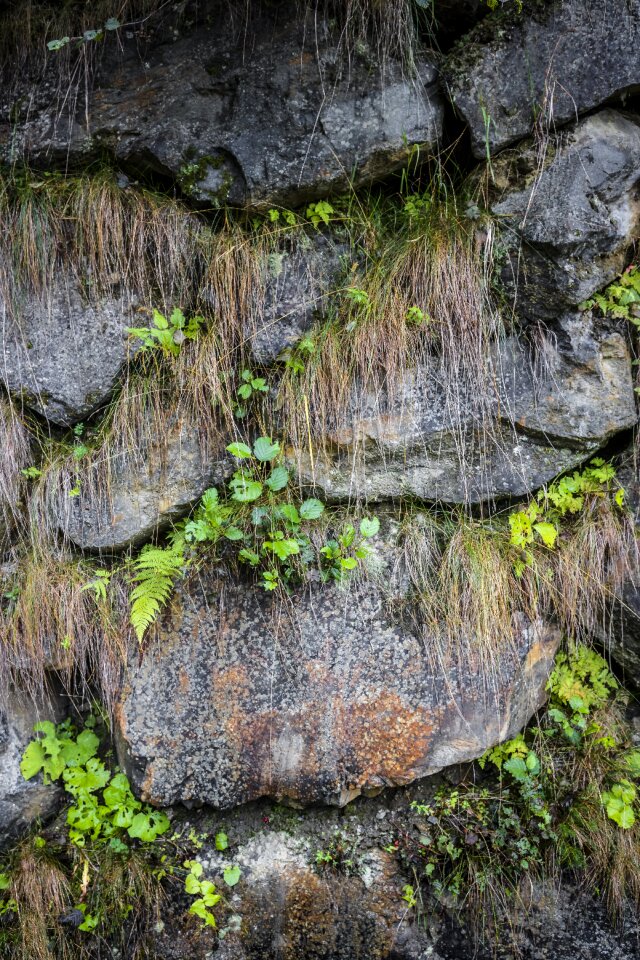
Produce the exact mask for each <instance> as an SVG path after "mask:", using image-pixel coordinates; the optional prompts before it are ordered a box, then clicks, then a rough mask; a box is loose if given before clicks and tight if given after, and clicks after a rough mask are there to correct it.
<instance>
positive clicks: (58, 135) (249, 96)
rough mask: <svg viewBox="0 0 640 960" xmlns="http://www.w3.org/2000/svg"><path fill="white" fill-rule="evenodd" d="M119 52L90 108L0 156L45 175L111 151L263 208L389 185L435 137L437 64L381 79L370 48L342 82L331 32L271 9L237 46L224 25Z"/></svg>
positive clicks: (48, 110) (390, 68) (5, 147)
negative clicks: (61, 163) (47, 168)
mask: <svg viewBox="0 0 640 960" xmlns="http://www.w3.org/2000/svg"><path fill="white" fill-rule="evenodd" d="M122 41H123V43H124V51H123V54H122V56H120V55H119V54H118V55H116V53H115V51H114V52H113V54H112V56H111V58H110V59H109V58H107V60H106V61H105V63H104V64H103V68H102V71H101V72H100V73H99V74H98V76H97V78H96V82H95V87H94V90H93V93H92V94H91V96H90V100H89V103H88V106H87V107H86V109H85V104H84V102H81V103H79V105H78V108H77V109H78V113H77V114H76V113H75V112H74V113H69V108H68V107H67V108H65V109H63V110H62V112H61V115H59V116H55V110H54V108H53V107H51V106H50V105H49V107H47V104H46V103H44V104H43V106H42V108H41V111H40V113H39V114H38V115H37V116H34V117H31V116H29V117H26V118H25V120H24V122H23V123H22V124H18V127H17V128H15V127H14V129H11V128H9V129H8V130H7V132H6V133H5V142H4V143H3V142H2V136H1V135H0V155H2V154H3V153H4V154H5V156H8V155H9V154H11V155H15V153H16V151H17V152H23V153H24V155H25V156H26V157H28V158H29V159H30V161H31V162H32V163H38V164H43V163H47V162H50V159H51V157H67V158H68V159H69V160H70V161H71V162H74V161H80V160H84V161H86V160H87V159H88V158H90V157H92V156H94V155H96V154H98V153H104V152H105V151H106V152H107V153H109V154H111V155H112V156H113V157H114V158H115V159H116V160H117V161H118V162H119V163H121V164H124V165H125V166H128V167H130V168H132V169H136V170H140V171H143V172H144V171H151V172H153V173H155V174H160V175H161V176H166V177H170V178H172V179H173V180H175V181H177V183H178V184H179V186H180V187H181V189H182V191H183V193H184V194H185V195H186V196H188V197H190V198H191V199H193V200H194V201H196V202H201V203H204V204H206V205H208V206H211V205H212V204H213V205H216V204H218V205H223V204H231V205H248V206H254V207H262V208H268V207H271V206H274V205H277V204H284V205H285V206H295V205H297V204H300V203H303V202H305V201H306V200H311V199H312V200H314V201H316V200H318V199H319V198H321V197H323V196H326V195H327V194H329V193H332V192H336V191H340V190H345V189H347V188H348V187H351V186H358V185H359V184H363V183H366V182H369V181H371V180H375V179H376V178H379V177H381V176H386V175H388V174H389V173H391V172H392V171H393V170H395V169H397V168H399V167H401V166H403V164H405V163H406V161H407V160H408V158H409V157H410V155H411V153H412V149H413V147H414V146H415V145H416V144H420V145H421V149H426V150H427V152H428V151H429V150H431V149H432V148H433V147H435V145H436V143H437V142H438V140H439V138H440V133H441V127H442V115H443V102H442V99H441V96H440V94H439V92H438V89H437V83H436V70H435V67H434V66H433V65H432V63H430V62H429V61H428V60H426V59H423V60H421V62H420V64H419V66H418V72H417V75H416V76H415V77H413V78H410V77H407V76H406V75H405V73H404V72H403V68H402V65H401V64H399V63H395V62H391V61H390V62H387V63H386V64H385V65H384V70H383V66H382V65H381V64H379V63H376V59H375V55H374V53H373V52H372V51H369V52H368V53H367V54H366V56H365V55H364V54H363V56H361V57H360V56H359V57H356V58H355V59H354V60H353V62H352V63H351V64H350V69H349V71H348V75H347V74H346V73H345V74H342V75H341V74H340V72H339V67H338V66H337V64H336V56H337V52H336V49H335V46H334V45H333V44H332V40H331V38H330V37H329V35H328V33H327V27H326V24H324V23H323V22H322V21H321V20H320V21H318V22H316V21H315V20H314V18H313V17H312V16H311V15H310V16H309V17H308V18H307V19H306V20H305V19H304V18H300V17H299V16H298V17H295V15H292V14H291V13H289V15H288V16H287V15H286V13H285V15H284V16H283V14H282V13H280V15H279V18H278V16H276V13H275V12H274V13H273V14H272V16H271V17H270V18H268V19H261V18H260V17H258V18H257V19H254V20H253V21H252V22H250V23H249V25H248V27H247V30H246V31H242V32H241V33H240V35H239V36H238V35H236V34H234V33H233V32H232V28H231V26H229V25H228V24H225V26H223V27H222V28H220V27H216V29H208V28H204V27H201V28H199V29H198V31H197V33H196V34H195V35H194V36H185V37H184V39H179V40H177V41H175V42H173V43H164V44H159V45H157V46H155V47H154V48H153V49H151V50H149V51H147V53H146V54H145V59H143V60H141V58H140V56H139V53H138V46H137V43H136V41H135V40H130V41H128V42H127V40H126V38H122ZM185 63H188V64H189V67H188V69H185ZM383 74H384V75H383ZM79 99H80V100H82V98H79ZM10 108H11V105H10V104H8V105H6V110H7V111H8V110H10ZM74 109H75V108H74ZM1 127H2V125H1V124H0V129H1Z"/></svg>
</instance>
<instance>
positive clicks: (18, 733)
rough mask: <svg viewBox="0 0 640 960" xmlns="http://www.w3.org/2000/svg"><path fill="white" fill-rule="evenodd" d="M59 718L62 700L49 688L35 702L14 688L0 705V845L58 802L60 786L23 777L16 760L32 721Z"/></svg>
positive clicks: (30, 732) (29, 734)
mask: <svg viewBox="0 0 640 960" xmlns="http://www.w3.org/2000/svg"><path fill="white" fill-rule="evenodd" d="M61 719H62V700H61V699H60V698H59V697H57V696H55V695H54V694H52V693H50V692H43V693H42V695H41V696H40V697H39V700H38V702H35V701H34V700H32V699H31V697H30V696H28V695H27V694H26V693H25V692H24V691H18V690H14V691H12V692H11V693H10V694H9V695H8V696H7V697H6V698H4V699H3V703H2V705H0V848H2V847H3V846H5V845H7V844H8V843H9V842H10V841H11V840H12V839H13V838H14V837H15V836H16V834H18V833H19V832H20V831H21V830H23V829H25V828H26V827H28V826H29V825H30V824H31V823H32V822H33V821H34V820H36V819H38V818H40V819H46V818H47V817H49V816H51V814H52V813H54V812H55V810H56V807H57V806H58V804H59V802H60V797H61V794H62V790H61V788H60V787H59V786H56V785H54V784H50V785H48V786H47V785H45V784H44V783H43V782H42V777H40V776H38V777H37V778H35V779H33V780H25V779H24V777H23V776H22V773H21V772H20V760H21V758H22V754H23V752H24V749H25V747H26V746H27V744H28V743H29V741H30V740H32V739H33V737H34V732H33V726H34V724H35V723H37V722H38V721H39V720H54V721H55V720H61Z"/></svg>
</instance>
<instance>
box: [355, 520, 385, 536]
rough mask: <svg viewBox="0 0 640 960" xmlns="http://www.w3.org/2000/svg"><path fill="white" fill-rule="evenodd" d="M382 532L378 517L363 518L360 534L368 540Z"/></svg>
mask: <svg viewBox="0 0 640 960" xmlns="http://www.w3.org/2000/svg"><path fill="white" fill-rule="evenodd" d="M379 530H380V521H379V520H378V518H377V517H371V518H370V519H368V518H367V517H363V518H362V520H361V521H360V534H361V535H362V536H363V537H365V538H366V539H368V538H369V537H375V536H376V534H377V533H378V532H379Z"/></svg>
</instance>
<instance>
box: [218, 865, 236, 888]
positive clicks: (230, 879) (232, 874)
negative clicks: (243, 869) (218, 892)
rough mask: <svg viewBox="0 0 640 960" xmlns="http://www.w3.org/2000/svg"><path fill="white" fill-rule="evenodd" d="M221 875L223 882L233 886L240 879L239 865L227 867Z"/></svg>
mask: <svg viewBox="0 0 640 960" xmlns="http://www.w3.org/2000/svg"><path fill="white" fill-rule="evenodd" d="M222 876H223V877H224V882H225V883H226V885H227V886H228V887H235V885H236V883H237V882H238V880H239V879H240V867H238V866H233V867H227V869H226V870H225V871H224V873H223V874H222Z"/></svg>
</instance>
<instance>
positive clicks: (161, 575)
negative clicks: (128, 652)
mask: <svg viewBox="0 0 640 960" xmlns="http://www.w3.org/2000/svg"><path fill="white" fill-rule="evenodd" d="M184 566H185V558H184V554H183V552H182V549H180V546H179V545H177V544H173V545H172V546H170V547H166V548H164V549H163V548H161V547H152V546H147V547H145V548H144V549H143V550H142V551H141V553H140V554H139V555H138V556H137V557H136V559H135V560H134V561H133V569H134V574H133V582H134V583H135V584H136V586H135V587H134V589H133V590H132V591H131V593H130V594H129V602H130V604H131V613H130V621H131V625H132V626H133V629H134V630H135V632H136V636H137V638H138V642H140V643H141V642H142V639H143V637H144V635H145V633H146V632H147V630H148V629H149V627H150V626H151V624H152V623H153V622H154V621H155V620H156V619H157V617H158V615H159V613H160V611H161V610H162V607H163V606H164V605H165V604H166V602H167V601H168V600H169V598H170V596H171V594H172V592H173V585H174V582H175V580H176V578H177V577H178V575H179V574H180V573H181V572H182V569H183V567H184Z"/></svg>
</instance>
